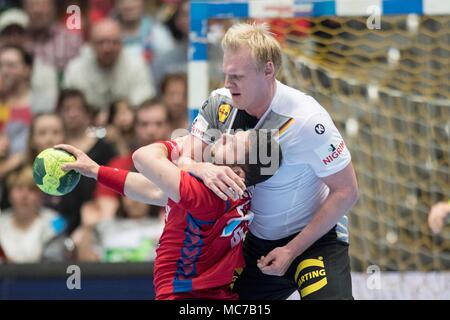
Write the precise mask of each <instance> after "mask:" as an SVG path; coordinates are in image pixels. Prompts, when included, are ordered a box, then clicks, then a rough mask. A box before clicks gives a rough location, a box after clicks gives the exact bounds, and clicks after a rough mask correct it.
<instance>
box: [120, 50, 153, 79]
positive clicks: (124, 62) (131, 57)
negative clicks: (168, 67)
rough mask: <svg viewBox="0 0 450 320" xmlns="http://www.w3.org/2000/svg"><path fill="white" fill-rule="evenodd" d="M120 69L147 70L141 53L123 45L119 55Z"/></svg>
mask: <svg viewBox="0 0 450 320" xmlns="http://www.w3.org/2000/svg"><path fill="white" fill-rule="evenodd" d="M119 65H120V66H121V69H123V70H124V71H127V70H128V71H132V73H134V72H147V66H146V63H145V60H144V58H143V56H142V55H141V54H139V53H138V52H136V51H134V50H133V49H131V48H126V47H124V48H123V49H122V53H121V55H120V64H119Z"/></svg>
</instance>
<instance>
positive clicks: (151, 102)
mask: <svg viewBox="0 0 450 320" xmlns="http://www.w3.org/2000/svg"><path fill="white" fill-rule="evenodd" d="M157 106H160V107H162V109H164V112H165V113H166V120H167V122H169V123H171V122H172V117H171V116H170V112H169V109H168V108H167V106H166V105H165V104H164V102H163V101H162V100H161V99H159V98H158V97H155V98H152V99H148V100H145V101H144V102H142V103H141V104H140V105H139V107H138V108H137V110H136V117H135V118H136V120H137V118H138V117H137V114H138V113H139V112H140V111H141V110H145V109H152V108H155V107H157Z"/></svg>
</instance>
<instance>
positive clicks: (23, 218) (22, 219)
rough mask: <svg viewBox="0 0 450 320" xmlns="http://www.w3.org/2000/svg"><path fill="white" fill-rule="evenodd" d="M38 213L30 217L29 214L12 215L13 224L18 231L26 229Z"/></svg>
mask: <svg viewBox="0 0 450 320" xmlns="http://www.w3.org/2000/svg"><path fill="white" fill-rule="evenodd" d="M38 214H39V213H34V214H32V215H30V214H29V212H27V213H26V214H23V215H22V214H17V211H16V213H15V214H14V215H13V219H14V224H15V225H16V226H17V227H18V228H19V229H28V228H29V227H30V226H31V225H32V224H33V222H34V220H35V219H36V218H37V216H38Z"/></svg>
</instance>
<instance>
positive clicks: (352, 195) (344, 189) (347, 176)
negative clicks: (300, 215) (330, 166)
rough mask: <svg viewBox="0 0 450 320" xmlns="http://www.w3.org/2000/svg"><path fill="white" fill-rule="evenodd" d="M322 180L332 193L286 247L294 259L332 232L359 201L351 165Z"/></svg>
mask: <svg viewBox="0 0 450 320" xmlns="http://www.w3.org/2000/svg"><path fill="white" fill-rule="evenodd" d="M322 180H323V181H324V182H325V184H326V185H327V186H328V187H329V188H330V193H329V194H328V197H327V198H326V200H325V201H324V202H323V204H322V205H321V207H320V208H319V210H318V211H317V212H316V214H315V215H314V218H313V219H312V220H311V222H310V223H309V224H308V225H307V226H306V227H305V228H304V229H303V230H302V232H300V233H299V234H298V235H297V236H296V237H295V238H294V239H292V240H291V241H290V242H289V243H288V244H287V245H286V247H287V248H288V249H289V250H290V251H291V252H292V255H293V256H294V258H295V257H297V256H299V255H300V254H302V253H303V252H304V251H305V250H306V249H308V248H309V247H310V246H311V245H312V244H313V243H314V242H316V241H317V240H318V239H319V238H321V237H322V236H323V235H325V233H327V232H328V231H329V230H331V228H333V226H335V225H336V224H337V223H338V221H339V219H340V218H341V217H342V216H343V215H345V214H346V213H347V212H348V211H349V210H350V209H351V208H352V207H353V205H354V204H355V203H356V201H357V200H358V186H357V182H356V176H355V171H354V170H353V166H352V164H351V163H350V164H349V165H348V166H347V167H345V168H344V169H343V170H341V171H339V172H337V173H335V174H333V175H331V176H328V177H325V178H322Z"/></svg>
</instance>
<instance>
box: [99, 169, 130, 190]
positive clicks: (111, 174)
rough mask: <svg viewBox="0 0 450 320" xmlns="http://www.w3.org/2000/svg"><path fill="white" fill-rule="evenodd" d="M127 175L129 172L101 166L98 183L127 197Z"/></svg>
mask: <svg viewBox="0 0 450 320" xmlns="http://www.w3.org/2000/svg"><path fill="white" fill-rule="evenodd" d="M127 175H128V171H127V170H122V169H118V168H112V167H106V166H100V167H99V169H98V178H97V181H98V182H99V183H101V184H103V185H104V186H106V187H108V188H110V189H111V190H113V191H115V192H117V193H119V194H121V195H122V196H125V181H126V178H127Z"/></svg>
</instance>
